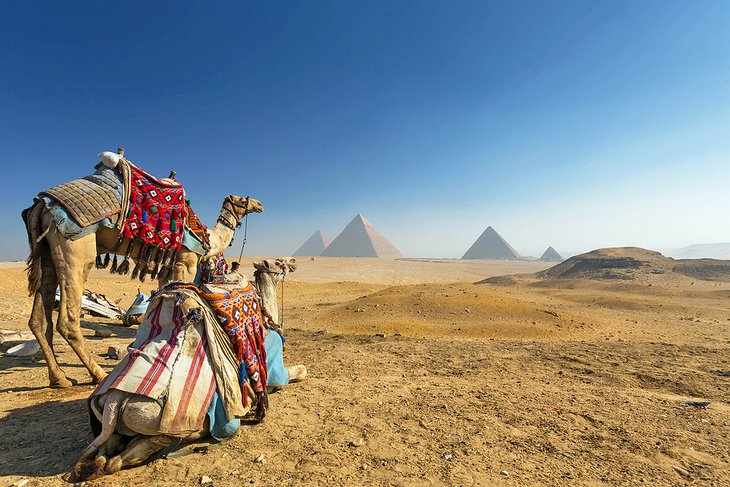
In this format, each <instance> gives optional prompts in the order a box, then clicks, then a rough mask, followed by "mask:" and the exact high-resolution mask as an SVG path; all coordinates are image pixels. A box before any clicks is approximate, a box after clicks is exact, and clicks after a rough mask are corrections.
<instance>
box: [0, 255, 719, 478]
mask: <svg viewBox="0 0 730 487" xmlns="http://www.w3.org/2000/svg"><path fill="white" fill-rule="evenodd" d="M249 263H250V259H249V260H248V261H246V262H245V263H244V269H246V268H250V267H249ZM546 267H547V266H546V265H545V264H543V263H540V262H514V263H507V262H490V261H473V262H462V261H448V260H445V261H416V260H397V261H393V260H378V259H327V258H318V259H317V260H316V261H310V260H300V266H299V268H298V269H297V271H296V272H295V273H294V274H292V275H290V276H289V277H287V281H286V288H285V301H286V311H285V322H286V323H285V326H286V330H287V339H288V348H287V351H286V358H287V362H290V363H292V364H293V363H305V364H306V365H307V366H308V368H309V371H310V376H309V377H308V379H307V380H306V381H305V382H302V383H300V384H293V385H291V386H289V387H288V388H287V389H285V390H284V391H282V392H278V393H276V394H273V395H272V396H271V409H270V411H269V415H268V416H267V418H266V420H265V421H264V422H263V423H262V424H260V425H257V426H244V427H243V428H242V430H241V431H240V432H239V434H238V435H237V436H236V437H235V438H233V439H232V440H230V441H229V442H227V443H224V444H221V445H217V446H215V447H212V448H210V449H209V450H208V451H207V452H202V453H194V454H191V455H188V456H185V457H181V458H176V459H167V460H157V461H154V462H151V463H149V464H147V465H146V466H142V467H138V468H134V469H130V470H125V471H122V472H120V473H119V474H116V475H114V476H109V477H106V478H103V479H101V480H100V481H97V482H96V483H95V485H108V486H112V485H129V484H132V483H134V484H145V485H199V484H200V479H201V476H203V475H206V476H208V477H210V478H211V479H213V481H214V483H215V485H241V484H248V485H320V484H333V485H364V484H367V485H371V484H373V485H617V484H629V485H637V484H641V483H643V484H645V485H689V484H696V485H718V486H719V485H728V484H730V404H729V400H728V398H729V397H730V377H729V376H730V351H729V347H728V345H730V299H728V298H730V283H726V282H707V281H688V280H685V281H682V280H679V281H677V282H669V281H667V282H664V283H662V284H663V285H657V284H654V285H649V284H647V283H644V282H642V281H641V280H637V281H635V282H610V281H586V280H580V281H577V280H576V281H566V280H561V281H555V282H541V281H536V280H534V279H517V280H513V281H511V282H506V281H505V282H503V283H501V284H479V285H477V284H472V283H473V282H474V281H477V280H480V279H483V278H486V277H490V276H497V275H502V274H514V273H526V272H535V271H538V270H541V269H544V268H546ZM25 285H26V284H25V276H24V274H23V272H22V266H20V265H18V264H13V263H10V264H3V265H0V328H1V329H17V330H21V329H24V328H25V323H26V321H27V317H28V313H29V310H30V300H29V298H27V297H26V296H25V292H24V289H25ZM88 287H89V288H90V289H93V290H95V291H98V292H102V293H104V294H106V295H107V296H108V297H109V298H111V299H112V300H120V305H121V306H122V307H125V306H127V305H128V304H129V303H130V302H131V301H132V299H133V297H134V294H135V293H136V291H137V287H138V284H137V283H135V282H131V281H129V280H128V279H126V278H120V277H118V276H111V275H109V274H108V273H106V272H105V271H96V270H94V271H92V277H91V279H90V282H89V284H88ZM141 287H142V289H143V291H149V288H150V285H149V284H146V285H142V286H141ZM98 328H104V329H108V330H112V331H113V332H114V335H113V336H112V337H111V338H105V339H101V338H96V337H94V336H93V334H94V330H95V329H98ZM83 329H84V334H85V335H86V337H87V340H88V344H89V346H90V347H91V350H92V351H93V352H94V353H95V354H97V359H98V361H99V363H100V364H101V365H102V367H104V368H107V369H111V368H112V367H113V366H114V364H115V361H113V360H109V359H106V358H104V357H102V356H101V355H100V354H101V353H104V352H105V351H106V349H107V347H108V346H109V345H126V344H127V343H129V342H130V341H131V339H132V337H133V334H134V329H128V328H124V327H121V326H118V325H116V324H115V323H112V322H111V321H110V320H104V319H97V318H91V317H88V316H87V317H85V318H84V321H83ZM376 334H379V335H385V336H377V335H376ZM5 348H7V347H2V348H0V350H5ZM58 350H59V352H60V354H59V355H60V362H61V364H62V366H63V367H64V369H65V370H66V371H67V373H68V375H69V376H70V377H72V378H74V379H77V380H78V381H79V382H80V385H78V386H75V387H73V388H70V389H65V390H51V389H48V388H46V387H45V386H46V384H47V375H46V369H45V365H44V363H43V362H42V361H41V362H37V361H34V360H32V359H30V358H22V359H21V358H10V357H0V432H2V434H1V435H0V485H6V484H7V485H12V484H13V483H14V482H17V481H21V480H23V479H29V480H30V481H29V482H28V483H27V484H26V485H29V486H33V485H44V486H45V485H67V484H65V482H64V481H63V480H62V475H63V473H64V472H66V471H67V470H68V469H69V467H70V465H72V464H73V462H74V460H75V459H76V457H77V456H78V455H79V453H80V452H81V450H82V449H83V448H84V447H85V446H86V445H87V444H88V442H89V441H90V440H91V434H90V430H89V428H88V426H87V417H86V412H85V404H84V399H85V398H86V397H87V396H88V395H89V393H90V392H91V391H92V390H93V386H91V385H90V384H89V383H88V380H89V379H88V375H86V373H85V370H84V369H83V368H82V367H81V366H80V364H79V362H78V359H77V358H76V357H75V355H73V353H72V352H71V351H70V347H68V346H67V345H61V346H59V347H58ZM693 400H694V401H710V406H709V408H708V409H704V408H695V407H680V405H681V404H682V403H684V402H686V401H693ZM360 439H361V440H363V442H362V445H360V446H353V445H352V443H351V442H353V441H354V440H360ZM358 443H359V441H355V444H358ZM261 454H263V456H264V462H263V463H257V462H254V459H255V458H257V457H259V455H261Z"/></svg>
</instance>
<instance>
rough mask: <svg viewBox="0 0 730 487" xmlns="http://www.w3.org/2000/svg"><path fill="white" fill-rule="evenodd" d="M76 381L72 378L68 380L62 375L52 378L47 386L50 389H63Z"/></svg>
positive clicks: (73, 384)
mask: <svg viewBox="0 0 730 487" xmlns="http://www.w3.org/2000/svg"><path fill="white" fill-rule="evenodd" d="M77 383H78V382H77V381H76V380H74V379H71V380H68V379H67V378H65V377H63V378H61V379H56V380H52V381H51V382H50V384H48V386H49V387H50V388H51V389H65V388H67V387H71V386H75V385H76V384H77Z"/></svg>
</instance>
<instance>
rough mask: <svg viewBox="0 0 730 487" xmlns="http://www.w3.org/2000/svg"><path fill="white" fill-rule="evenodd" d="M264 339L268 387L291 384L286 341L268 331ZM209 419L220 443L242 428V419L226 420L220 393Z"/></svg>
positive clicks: (213, 434) (213, 435)
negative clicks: (285, 355) (285, 349)
mask: <svg viewBox="0 0 730 487" xmlns="http://www.w3.org/2000/svg"><path fill="white" fill-rule="evenodd" d="M267 332H268V333H267V335H266V337H265V338H264V346H265V347H266V367H267V369H268V371H269V376H268V381H267V385H269V386H285V385H287V384H288V383H289V372H288V371H287V370H286V367H284V340H283V339H282V337H281V335H279V334H278V333H277V332H275V331H273V330H267ZM208 419H210V434H211V436H212V437H213V438H215V439H216V440H218V441H224V440H227V439H229V438H231V437H232V436H233V435H235V434H236V432H238V428H240V427H241V420H240V419H232V420H231V421H227V420H226V410H225V409H224V408H223V402H222V401H221V400H220V398H219V397H218V393H216V394H215V395H214V396H213V401H212V402H211V403H210V408H208Z"/></svg>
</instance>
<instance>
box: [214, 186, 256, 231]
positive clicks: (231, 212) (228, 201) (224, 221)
mask: <svg viewBox="0 0 730 487" xmlns="http://www.w3.org/2000/svg"><path fill="white" fill-rule="evenodd" d="M248 201H249V197H248V196H246V204H245V205H240V204H237V203H236V202H235V201H233V197H231V196H230V195H228V196H226V199H225V200H223V208H222V209H221V214H220V215H218V222H219V223H221V224H222V225H223V226H224V227H227V228H229V229H230V230H233V231H234V232H235V231H236V229H237V228H238V227H240V226H241V218H243V217H244V216H247V215H248ZM228 205H230V206H231V208H230V209H229V208H228V207H227V206H228ZM240 208H243V212H242V215H241V216H238V214H237V212H236V211H235V210H237V209H240ZM223 212H226V213H227V214H228V215H230V216H231V217H232V219H233V223H231V222H230V221H229V220H228V218H226V215H224V214H223Z"/></svg>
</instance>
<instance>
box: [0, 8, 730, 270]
mask: <svg viewBox="0 0 730 487" xmlns="http://www.w3.org/2000/svg"><path fill="white" fill-rule="evenodd" d="M728 26H730V2H724V1H713V2H703V1H693V2H686V1H682V2H671V1H648V0H646V1H640V2H639V1H631V2H621V1H617V0H610V1H582V0H581V1H565V0H562V1H557V2H550V1H544V0H539V1H534V2H528V1H506V0H505V1H498V2H495V1H484V0H482V1H476V2H464V1H456V2H428V1H414V2H405V1H392V0H389V1H384V2H376V1H372V0H369V1H366V2H341V1H336V2H324V1H318V2H296V3H294V2H196V3H195V4H192V5H187V4H186V3H185V2H169V3H164V2H135V1H124V2H91V1H88V2H55V1H54V2H51V1H48V2H33V1H27V0H25V1H8V0H5V1H3V2H2V3H0V164H1V165H2V169H3V177H2V180H3V181H4V182H5V184H4V185H3V188H2V191H0V221H1V222H2V232H0V260H8V259H21V258H25V256H26V254H27V244H26V240H25V230H24V228H23V224H22V221H21V219H20V211H21V210H22V209H23V208H25V207H27V206H29V205H30V203H31V201H32V198H33V196H34V195H35V194H36V193H37V192H39V191H41V190H44V189H47V188H49V187H51V186H53V185H55V184H58V183H60V182H63V181H65V180H68V179H72V178H76V177H81V176H84V175H86V174H89V173H90V172H91V171H92V166H93V165H94V164H95V162H96V161H97V159H96V154H97V153H98V152H100V151H102V150H113V149H115V148H116V147H117V146H123V147H125V148H126V149H127V156H128V157H129V159H131V160H132V161H133V162H135V163H136V164H138V165H140V166H142V167H143V168H145V169H147V170H148V171H150V172H152V173H156V174H158V175H161V176H166V175H167V173H168V172H169V171H170V170H171V169H174V170H176V171H177V173H178V179H179V180H180V181H181V182H183V183H184V184H185V186H186V189H187V192H188V196H189V197H190V198H191V199H192V202H193V206H194V207H195V208H196V210H197V212H198V213H199V215H200V216H201V219H202V220H203V221H204V222H209V223H213V222H214V221H215V218H216V216H217V214H218V210H219V208H220V203H221V202H222V199H223V197H224V196H225V195H226V194H228V193H235V194H241V195H247V194H249V195H251V196H253V197H256V198H258V199H260V200H261V201H262V202H263V203H264V206H265V208H266V211H265V213H263V214H262V215H254V216H252V217H251V218H250V221H249V244H248V245H247V248H246V254H247V255H285V254H290V253H291V252H293V251H294V250H295V249H297V248H298V247H299V245H300V244H302V243H303V242H304V241H305V240H306V239H307V238H308V237H309V236H310V235H311V234H312V233H313V232H314V231H315V230H317V229H322V230H323V231H325V232H326V233H328V234H329V235H330V236H332V237H334V236H336V235H337V234H338V233H339V232H340V231H341V230H342V229H343V228H344V227H345V225H346V224H347V223H348V222H349V221H350V220H351V219H352V218H353V217H354V216H355V214H357V213H358V212H361V213H363V214H364V215H365V216H366V217H367V218H368V219H369V220H370V221H371V222H372V223H373V224H374V225H375V226H376V227H377V228H378V229H379V230H381V231H382V232H383V234H385V235H386V237H388V238H389V239H390V240H391V241H392V242H393V243H394V244H395V245H396V246H397V247H398V248H399V249H400V250H402V251H403V253H404V254H406V255H407V256H410V257H460V256H461V255H462V254H463V253H464V252H465V251H466V249H468V248H469V246H470V245H471V244H472V242H473V241H474V240H475V239H476V238H477V237H478V236H479V234H480V233H481V232H482V231H483V230H484V229H485V228H486V227H487V226H488V225H492V226H493V227H494V228H495V229H496V230H497V231H498V232H500V234H501V235H502V236H503V237H504V238H505V239H507V240H508V241H509V242H510V243H511V244H512V246H513V247H515V248H516V249H517V250H518V251H519V252H521V253H523V254H526V255H538V256H539V254H540V253H542V251H543V250H544V249H545V248H546V247H547V246H548V245H552V246H554V247H555V248H556V249H557V250H558V251H563V252H574V251H582V250H589V249H593V248H598V247H605V246H616V245H638V246H644V247H649V248H667V247H680V246H684V245H688V244H693V243H704V242H721V241H730V225H729V224H728V220H729V218H730V217H729V216H728V215H729V212H730V188H729V187H728V186H729V184H728V183H730V28H728ZM239 242H240V241H237V242H236V243H235V244H234V245H235V246H236V249H237V248H238V243H239Z"/></svg>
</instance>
